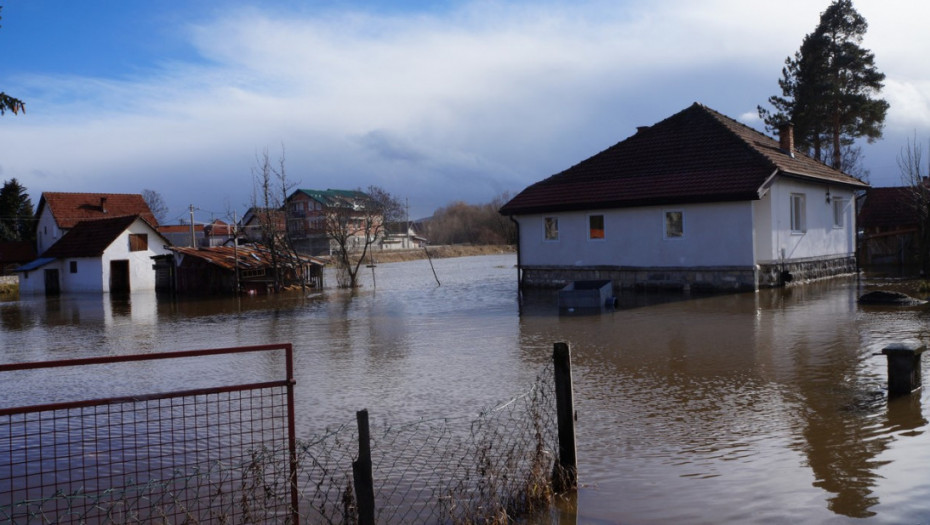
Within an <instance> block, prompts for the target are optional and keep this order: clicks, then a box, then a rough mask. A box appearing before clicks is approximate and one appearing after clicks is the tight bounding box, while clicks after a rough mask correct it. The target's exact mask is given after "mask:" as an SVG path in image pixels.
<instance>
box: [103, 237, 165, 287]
mask: <svg viewBox="0 0 930 525" xmlns="http://www.w3.org/2000/svg"><path fill="white" fill-rule="evenodd" d="M131 233H144V234H147V235H148V250H141V251H137V252H131V251H129V234H131ZM163 243H164V241H163V240H162V239H161V237H159V236H158V234H157V233H156V232H155V230H153V229H152V228H151V227H150V226H149V225H148V224H146V223H145V221H143V220H142V219H136V221H135V222H133V223H132V225H130V226H129V228H127V229H126V230H125V231H124V232H123V233H121V234H120V235H119V237H117V238H116V240H115V241H113V243H112V244H110V246H109V247H107V249H106V250H105V251H104V252H103V257H101V268H100V276H101V282H100V284H99V286H100V287H101V288H100V289H101V291H104V292H109V291H110V262H111V261H119V260H128V261H129V287H130V290H131V291H133V292H140V291H149V290H151V291H154V290H155V270H154V269H153V268H152V265H153V264H154V262H153V261H152V256H154V255H164V254H166V253H168V251H169V250H167V249H165V248H164V246H162V244H163Z"/></svg>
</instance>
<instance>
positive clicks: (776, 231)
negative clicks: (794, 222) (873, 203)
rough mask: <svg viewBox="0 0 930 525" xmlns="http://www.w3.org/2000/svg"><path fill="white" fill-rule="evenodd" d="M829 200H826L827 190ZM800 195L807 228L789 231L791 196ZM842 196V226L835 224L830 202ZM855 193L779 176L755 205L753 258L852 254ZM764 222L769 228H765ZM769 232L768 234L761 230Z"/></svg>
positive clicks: (766, 258) (764, 260) (762, 261)
mask: <svg viewBox="0 0 930 525" xmlns="http://www.w3.org/2000/svg"><path fill="white" fill-rule="evenodd" d="M828 189H829V193H830V202H827V190H828ZM792 194H803V195H804V201H805V210H804V215H805V223H806V231H805V232H803V233H798V232H792V231H791V195H792ZM838 198H839V199H842V205H843V225H842V227H835V226H834V218H833V201H834V200H836V199H838ZM855 208H856V202H855V194H854V193H853V191H852V190H850V189H847V188H842V187H839V186H828V185H826V184H811V183H807V182H804V181H801V180H795V179H789V178H785V177H781V178H779V179H777V180H776V181H775V183H774V184H773V185H772V187H771V188H770V189H769V191H768V193H766V195H765V197H764V198H763V199H762V201H759V202H758V203H757V205H756V209H755V213H754V217H755V222H756V224H757V226H758V228H757V234H756V235H757V239H756V259H757V261H758V262H760V263H770V262H773V261H780V260H793V259H805V258H809V257H831V256H852V255H854V254H855V232H856V214H855V213H854V210H855ZM766 224H768V225H770V227H767V228H764V227H763V226H765V225H766ZM766 231H770V232H771V234H770V235H766V234H765V233H764V232H766Z"/></svg>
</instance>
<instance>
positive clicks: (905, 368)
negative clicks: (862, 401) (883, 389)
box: [882, 343, 927, 398]
mask: <svg viewBox="0 0 930 525" xmlns="http://www.w3.org/2000/svg"><path fill="white" fill-rule="evenodd" d="M926 350H927V347H926V346H923V345H918V344H910V343H894V344H891V345H888V346H886V347H885V348H883V349H882V354H884V355H885V356H886V357H887V358H888V397H889V398H891V397H897V396H903V395H907V394H910V393H911V392H913V391H914V390H917V389H918V388H920V383H921V382H920V354H922V353H924V351H926Z"/></svg>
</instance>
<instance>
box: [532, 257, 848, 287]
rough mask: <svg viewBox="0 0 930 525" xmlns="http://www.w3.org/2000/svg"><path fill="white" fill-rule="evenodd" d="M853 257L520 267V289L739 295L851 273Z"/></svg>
mask: <svg viewBox="0 0 930 525" xmlns="http://www.w3.org/2000/svg"><path fill="white" fill-rule="evenodd" d="M856 271H857V268H856V258H855V257H839V258H837V257H832V258H810V259H801V260H794V261H790V262H780V261H771V262H767V263H762V264H758V265H756V266H713V267H689V268H684V267H681V268H676V267H669V268H636V267H618V266H523V267H521V269H520V279H521V285H522V286H525V287H529V288H562V287H564V286H566V285H567V284H569V283H571V282H574V281H592V280H602V279H607V280H610V281H611V282H612V283H613V288H614V289H615V290H620V289H672V290H675V289H678V290H684V291H706V292H743V291H755V290H758V289H760V288H774V287H778V286H785V285H788V284H791V283H798V282H804V281H810V280H814V279H823V278H827V277H835V276H839V275H849V274H854V273H856Z"/></svg>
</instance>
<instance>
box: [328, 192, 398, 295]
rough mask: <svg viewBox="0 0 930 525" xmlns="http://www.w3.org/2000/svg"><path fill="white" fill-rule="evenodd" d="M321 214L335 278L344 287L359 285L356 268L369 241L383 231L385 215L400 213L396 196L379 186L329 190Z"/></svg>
mask: <svg viewBox="0 0 930 525" xmlns="http://www.w3.org/2000/svg"><path fill="white" fill-rule="evenodd" d="M328 198H329V200H330V202H328V203H327V206H326V211H325V214H324V229H325V231H326V236H327V237H328V238H329V240H330V242H331V243H332V244H333V245H334V247H335V250H334V254H333V257H334V258H335V263H336V268H337V270H338V277H337V280H338V282H339V286H340V287H343V288H356V287H358V272H359V269H361V266H362V264H363V263H364V262H365V260H366V257H367V256H369V254H370V250H371V248H372V245H373V244H375V243H376V242H378V240H379V239H380V238H381V237H382V236H383V235H384V226H385V223H386V221H387V220H388V219H395V220H396V219H398V218H401V217H403V206H402V205H401V204H400V201H398V199H396V198H394V197H393V196H392V195H391V194H390V193H388V192H387V191H386V190H384V189H383V188H381V187H378V186H369V187H368V193H364V192H362V191H361V190H355V191H341V192H336V191H333V192H328Z"/></svg>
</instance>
